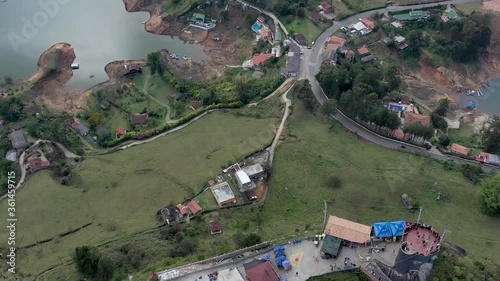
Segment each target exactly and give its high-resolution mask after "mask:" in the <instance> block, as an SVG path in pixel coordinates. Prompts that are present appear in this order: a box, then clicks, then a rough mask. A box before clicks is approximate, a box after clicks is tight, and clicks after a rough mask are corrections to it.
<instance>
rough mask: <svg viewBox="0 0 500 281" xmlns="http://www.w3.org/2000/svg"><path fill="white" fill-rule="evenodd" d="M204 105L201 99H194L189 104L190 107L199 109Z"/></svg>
mask: <svg viewBox="0 0 500 281" xmlns="http://www.w3.org/2000/svg"><path fill="white" fill-rule="evenodd" d="M202 106H203V102H201V101H193V102H192V103H191V104H190V105H189V108H191V109H192V110H197V109H199V108H200V107H202Z"/></svg>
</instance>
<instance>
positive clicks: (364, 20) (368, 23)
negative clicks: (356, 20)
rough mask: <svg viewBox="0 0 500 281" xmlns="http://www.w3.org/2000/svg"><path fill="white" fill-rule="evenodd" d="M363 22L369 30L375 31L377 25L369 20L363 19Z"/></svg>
mask: <svg viewBox="0 0 500 281" xmlns="http://www.w3.org/2000/svg"><path fill="white" fill-rule="evenodd" d="M361 22H362V23H363V24H364V25H366V27H368V28H369V29H374V28H375V23H374V22H373V21H371V20H369V19H367V18H362V19H361Z"/></svg>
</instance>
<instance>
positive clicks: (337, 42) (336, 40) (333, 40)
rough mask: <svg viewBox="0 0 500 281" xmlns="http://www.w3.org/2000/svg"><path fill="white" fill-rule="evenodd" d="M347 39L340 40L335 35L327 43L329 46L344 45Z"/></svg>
mask: <svg viewBox="0 0 500 281" xmlns="http://www.w3.org/2000/svg"><path fill="white" fill-rule="evenodd" d="M345 41H346V40H345V39H344V38H340V37H338V36H335V35H332V36H330V38H328V41H327V42H326V43H327V44H332V43H333V44H341V45H342V44H344V43H345Z"/></svg>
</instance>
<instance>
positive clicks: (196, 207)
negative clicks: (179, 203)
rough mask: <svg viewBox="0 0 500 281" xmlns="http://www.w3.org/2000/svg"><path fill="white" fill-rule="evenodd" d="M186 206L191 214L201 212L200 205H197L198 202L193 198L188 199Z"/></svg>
mask: <svg viewBox="0 0 500 281" xmlns="http://www.w3.org/2000/svg"><path fill="white" fill-rule="evenodd" d="M186 206H187V207H188V208H189V210H190V211H191V213H193V214H196V213H199V212H201V207H200V205H198V203H197V202H196V201H194V200H191V201H189V203H187V204H186Z"/></svg>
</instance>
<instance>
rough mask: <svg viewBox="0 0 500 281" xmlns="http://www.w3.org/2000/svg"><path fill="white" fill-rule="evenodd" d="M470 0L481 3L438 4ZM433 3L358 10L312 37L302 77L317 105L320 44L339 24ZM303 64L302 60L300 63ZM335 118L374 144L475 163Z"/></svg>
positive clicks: (487, 168)
mask: <svg viewBox="0 0 500 281" xmlns="http://www.w3.org/2000/svg"><path fill="white" fill-rule="evenodd" d="M472 2H481V1H480V0H455V1H445V2H441V3H440V4H463V3H472ZM436 4H437V3H433V4H422V5H412V6H389V7H386V8H382V9H378V10H373V11H368V12H364V13H360V14H357V15H354V16H351V17H349V18H347V19H344V20H342V21H339V22H334V24H333V25H332V26H331V27H330V28H328V29H327V30H326V31H325V32H323V33H322V34H321V35H320V36H319V37H318V39H317V40H316V45H315V47H314V48H313V49H312V52H307V49H304V56H303V59H304V60H306V61H307V63H306V65H307V67H306V70H305V76H306V78H307V79H308V80H309V82H310V83H311V88H312V91H313V93H314V96H315V97H316V99H317V100H318V102H319V103H320V104H323V103H324V102H325V101H326V100H327V99H328V97H327V96H326V95H325V93H324V92H323V90H322V89H321V86H320V85H319V82H318V81H317V80H316V77H315V76H316V74H317V73H319V70H320V67H321V63H322V59H321V55H322V51H323V46H324V45H325V43H326V41H327V40H328V38H329V37H330V36H331V35H332V34H333V33H335V32H336V31H338V30H339V29H340V28H341V27H342V26H346V25H350V24H352V23H354V22H356V21H357V20H358V19H359V18H364V17H369V16H371V15H373V14H375V13H377V12H378V13H385V12H387V11H391V12H393V11H400V10H406V9H421V8H424V7H431V6H435V5H436ZM303 64H304V63H303ZM335 119H337V120H338V121H339V123H341V124H342V125H343V126H344V127H346V128H347V129H349V130H350V131H351V132H354V133H356V134H357V135H358V136H360V137H362V138H364V139H366V140H368V141H370V142H372V143H375V144H377V145H380V146H383V147H387V148H391V149H396V150H401V151H407V152H411V153H416V154H423V155H429V156H431V157H432V158H434V159H437V160H448V161H453V162H455V163H459V164H462V163H471V164H476V165H479V164H478V163H477V162H475V161H469V160H464V159H462V158H460V157H453V156H449V155H443V154H442V153H440V152H439V151H438V150H437V149H435V148H433V149H431V150H429V151H428V150H426V149H424V148H421V147H418V146H414V145H410V144H407V143H403V142H400V141H397V140H393V139H390V138H386V137H383V136H380V135H378V134H375V133H373V132H371V131H369V130H367V129H366V128H364V127H363V126H361V125H359V124H358V123H356V122H354V121H353V120H351V119H349V118H348V117H346V116H345V115H343V114H342V113H338V114H336V115H335ZM401 145H404V146H405V147H406V148H404V149H403V148H401ZM481 167H482V168H483V170H484V171H486V172H490V171H496V172H500V168H498V167H495V166H491V165H481Z"/></svg>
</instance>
